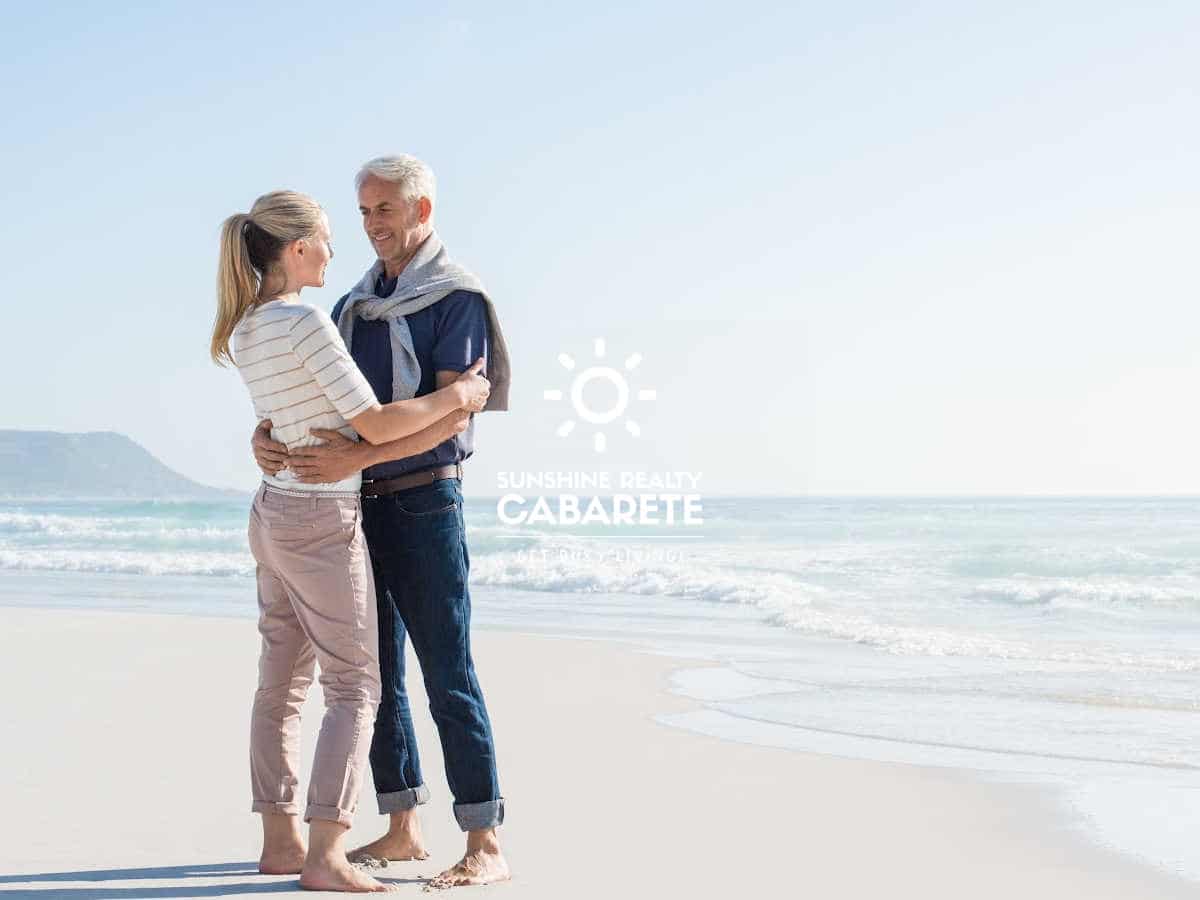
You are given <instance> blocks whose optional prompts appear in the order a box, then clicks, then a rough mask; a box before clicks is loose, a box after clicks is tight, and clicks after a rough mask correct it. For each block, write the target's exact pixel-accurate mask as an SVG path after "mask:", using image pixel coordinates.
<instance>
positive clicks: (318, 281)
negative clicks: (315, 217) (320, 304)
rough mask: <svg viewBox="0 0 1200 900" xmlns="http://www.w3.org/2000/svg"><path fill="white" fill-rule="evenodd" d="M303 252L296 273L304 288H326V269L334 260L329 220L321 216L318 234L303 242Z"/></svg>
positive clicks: (298, 259)
mask: <svg viewBox="0 0 1200 900" xmlns="http://www.w3.org/2000/svg"><path fill="white" fill-rule="evenodd" d="M303 245H304V246H303V252H302V253H300V254H299V256H298V258H297V263H298V268H299V271H298V272H297V273H296V274H297V276H298V279H299V281H300V284H301V286H303V287H324V286H325V267H326V266H328V265H329V261H330V260H331V259H333V235H331V234H330V233H329V219H327V218H326V217H325V216H324V215H322V216H321V224H320V226H318V228H317V232H316V234H314V235H313V236H312V237H310V238H308V239H307V240H305V241H304V242H303Z"/></svg>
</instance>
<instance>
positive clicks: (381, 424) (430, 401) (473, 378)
mask: <svg viewBox="0 0 1200 900" xmlns="http://www.w3.org/2000/svg"><path fill="white" fill-rule="evenodd" d="M483 363H484V361H483V359H482V358H480V359H478V360H476V361H475V365H473V366H471V368H469V369H467V371H465V372H463V373H462V375H460V376H459V377H458V378H457V379H456V380H455V381H454V382H452V383H451V384H448V385H446V386H445V387H443V388H440V389H439V390H436V391H434V392H433V393H431V394H426V395H425V396H423V397H413V398H412V399H410V400H397V401H396V402H394V403H387V404H384V405H382V406H381V405H378V404H376V405H375V406H373V407H371V408H369V409H367V410H365V411H363V412H361V413H359V414H358V415H356V416H355V417H354V418H352V419H350V420H349V421H350V424H351V425H352V426H354V430H355V431H357V432H358V433H359V434H360V435H362V437H363V438H364V439H365V440H366V441H368V442H369V443H372V444H386V443H389V442H390V441H396V440H399V439H400V438H404V437H408V436H409V435H411V434H415V433H416V432H418V431H420V430H421V429H423V428H426V427H428V426H429V425H432V424H433V423H434V422H436V421H438V420H439V419H441V418H443V417H445V416H446V415H448V414H449V413H451V412H453V411H454V410H456V409H465V410H468V411H471V412H478V411H479V410H482V409H483V407H484V404H486V403H487V398H488V394H489V392H490V386H489V384H488V380H487V379H486V378H484V377H483V376H482V375H481V374H480V371H481V370H482V369H483Z"/></svg>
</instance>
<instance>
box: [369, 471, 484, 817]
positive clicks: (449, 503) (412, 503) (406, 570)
mask: <svg viewBox="0 0 1200 900" xmlns="http://www.w3.org/2000/svg"><path fill="white" fill-rule="evenodd" d="M462 507H463V500H462V488H461V485H460V483H459V480H458V479H457V478H443V479H441V480H439V481H435V482H433V484H429V485H423V486H421V487H415V488H409V489H408V490H404V491H400V492H398V493H395V494H385V495H383V496H380V497H366V496H364V497H363V499H362V511H363V531H364V532H365V534H366V537H367V547H368V548H369V549H370V551H371V564H372V567H373V569H374V574H375V598H376V602H377V606H378V610H379V673H380V677H381V679H382V682H383V696H382V699H381V701H380V704H379V713H378V715H377V717H376V719H375V736H374V738H373V739H372V741H371V771H372V773H373V774H374V776H375V789H376V791H377V792H378V799H379V811H380V813H383V814H387V813H393V812H401V811H403V810H406V809H412V808H413V807H415V806H416V805H417V804H419V803H425V802H427V801H428V800H429V789H428V788H427V787H426V786H425V782H424V780H423V779H422V778H421V762H420V758H419V756H418V754H417V740H416V736H415V734H414V733H413V724H412V712H411V709H410V708H409V703H408V694H407V693H406V692H405V690H404V641H405V638H406V636H407V637H408V638H411V639H412V643H413V650H415V651H416V654H417V660H418V661H419V662H420V664H421V674H422V675H423V676H424V679H425V691H426V693H427V694H428V696H429V711H430V712H431V713H432V714H433V721H434V723H435V724H436V725H437V730H438V736H439V737H440V738H441V742H442V756H443V757H444V759H445V763H446V780H447V782H448V783H449V785H450V792H451V794H453V795H454V817H455V819H457V820H458V824H459V827H461V828H462V829H463V830H464V831H472V830H477V829H481V828H492V827H495V826H496V825H499V824H500V823H501V822H503V821H504V798H503V797H501V796H500V785H499V781H498V779H497V777H496V753H495V749H494V748H493V745H492V725H491V722H490V721H489V720H488V714H487V707H486V706H485V705H484V702H483V692H482V691H481V690H480V689H479V681H478V679H477V678H476V677H475V665H474V663H473V662H472V661H471V595H470V592H469V591H468V589H467V572H468V569H469V567H470V557H469V555H468V553H467V540H466V529H465V528H464V526H463V514H462Z"/></svg>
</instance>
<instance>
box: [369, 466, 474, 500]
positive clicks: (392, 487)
mask: <svg viewBox="0 0 1200 900" xmlns="http://www.w3.org/2000/svg"><path fill="white" fill-rule="evenodd" d="M443 478H458V479H461V478H462V463H455V464H454V465H452V466H438V467H437V468H436V469H426V470H425V471H424V472H413V473H412V474H411V475H401V476H400V477H399V478H376V479H374V480H372V481H364V482H363V484H362V495H363V496H364V497H379V496H382V495H383V494H394V493H396V492H397V491H405V490H408V489H409V488H415V487H422V486H424V485H427V484H433V483H434V482H435V481H440V480H441V479H443Z"/></svg>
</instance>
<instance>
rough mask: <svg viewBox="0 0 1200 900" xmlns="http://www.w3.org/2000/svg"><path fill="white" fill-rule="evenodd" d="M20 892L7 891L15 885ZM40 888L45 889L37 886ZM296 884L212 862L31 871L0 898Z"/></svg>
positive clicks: (243, 890)
mask: <svg viewBox="0 0 1200 900" xmlns="http://www.w3.org/2000/svg"><path fill="white" fill-rule="evenodd" d="M372 874H373V875H375V877H377V878H379V880H380V881H388V882H395V883H399V884H420V883H423V882H425V881H426V880H427V879H425V878H393V877H388V876H386V875H381V873H378V872H373V873H372ZM232 876H252V877H254V878H255V879H256V880H255V881H236V882H229V881H222V882H217V883H213V884H195V883H193V884H176V885H169V884H159V885H154V886H153V887H132V886H122V887H103V886H101V885H99V884H97V885H95V886H90V885H89V886H88V887H56V886H55V884H54V883H55V882H63V881H71V882H80V881H91V882H104V881H136V880H145V879H155V880H162V881H179V880H183V879H189V878H228V877H232ZM17 884H19V885H20V887H7V885H17ZM42 884H44V885H45V886H44V887H43V886H40V885H42ZM299 890H300V884H299V882H298V880H296V879H294V878H292V879H288V880H287V881H267V880H266V879H265V878H264V877H263V876H261V875H259V874H258V865H257V863H253V862H236V863H213V864H208V865H194V866H157V867H153V868H145V869H89V870H85V871H80V872H37V873H32V872H31V873H29V874H25V875H0V897H2V898H8V897H37V898H40V900H50V898H54V897H63V898H73V900H83V898H89V900H90V898H95V900H142V898H154V897H236V896H239V895H243V894H282V893H288V892H292V891H299Z"/></svg>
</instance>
